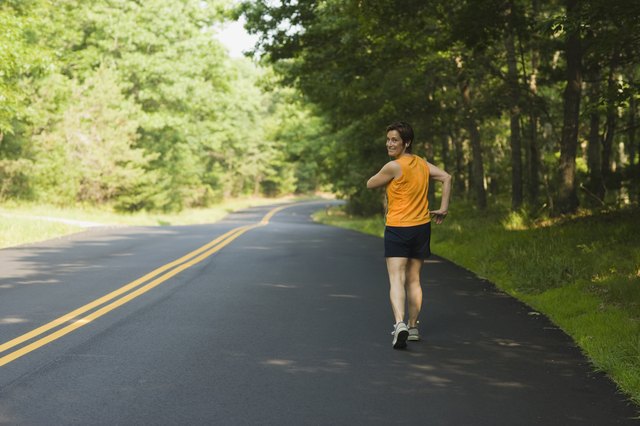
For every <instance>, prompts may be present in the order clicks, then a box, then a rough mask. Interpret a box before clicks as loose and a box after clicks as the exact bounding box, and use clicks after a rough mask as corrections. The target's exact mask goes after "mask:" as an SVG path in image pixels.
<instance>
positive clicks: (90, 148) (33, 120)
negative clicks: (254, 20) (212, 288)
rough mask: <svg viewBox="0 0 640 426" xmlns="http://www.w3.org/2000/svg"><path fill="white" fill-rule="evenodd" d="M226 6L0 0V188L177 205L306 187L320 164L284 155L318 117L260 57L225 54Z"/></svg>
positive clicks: (293, 151) (177, 0)
mask: <svg viewBox="0 0 640 426" xmlns="http://www.w3.org/2000/svg"><path fill="white" fill-rule="evenodd" d="M229 13H230V12H229V8H228V5H227V4H226V3H223V2H221V1H200V0H174V1H170V2H167V1H164V0H163V1H161V0H151V1H145V2H139V1H135V0H97V1H92V2H84V1H80V0H52V1H44V0H31V1H27V2H24V1H21V2H11V1H9V2H2V4H0V23H2V24H3V27H4V28H5V29H7V31H6V32H5V31H3V32H2V35H0V76H1V77H2V80H1V84H0V97H1V98H2V103H1V104H0V177H1V179H2V186H1V187H0V199H7V198H19V199H29V200H35V201H44V202H53V203H69V202H88V203H93V204H110V205H113V206H114V207H115V208H118V209H121V210H125V211H133V210H139V209H148V210H179V209H181V208H183V207H188V206H204V205H207V204H210V203H212V202H215V201H216V200H220V199H221V198H223V197H228V196H238V195H243V194H263V195H278V194H282V193H292V192H296V191H301V190H303V189H304V190H305V191H309V190H315V189H316V188H317V187H318V186H319V185H320V180H319V179H320V176H321V173H320V172H319V171H318V170H316V169H313V168H312V167H310V165H309V164H308V163H306V164H304V163H302V162H300V163H297V162H295V161H291V158H298V157H299V156H300V155H301V153H302V152H304V151H305V150H306V151H308V149H307V148H306V147H304V146H303V145H304V143H306V142H305V141H313V140H316V139H317V138H318V137H320V132H322V127H323V125H324V124H323V123H322V120H319V119H313V117H312V116H313V113H312V112H311V109H310V108H309V107H308V106H307V105H306V104H305V103H304V101H303V100H302V98H300V96H299V95H298V94H297V93H296V92H295V91H293V90H291V89H281V88H280V87H278V86H276V85H273V84H271V83H270V82H269V81H270V80H272V76H271V73H270V71H269V69H268V68H261V67H258V66H256V65H255V64H253V63H252V62H251V61H249V60H248V59H242V58H241V59H232V58H230V57H229V54H228V53H227V52H226V51H225V49H224V48H223V46H222V45H221V44H220V43H219V42H218V41H217V39H216V37H215V34H216V31H218V29H217V28H218V27H219V24H220V23H221V22H223V21H224V20H225V19H230V18H229ZM284 104H286V105H288V107H287V108H285V107H284V106H283V105H284ZM302 121H304V123H302ZM274 123H275V124H274ZM294 127H300V128H305V130H304V132H301V134H295V132H293V128H294ZM298 137H303V139H302V140H298V139H297V138H298Z"/></svg>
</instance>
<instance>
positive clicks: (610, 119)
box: [602, 52, 618, 182]
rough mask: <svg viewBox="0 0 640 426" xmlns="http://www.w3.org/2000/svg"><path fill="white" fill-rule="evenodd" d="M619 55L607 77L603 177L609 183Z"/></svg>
mask: <svg viewBox="0 0 640 426" xmlns="http://www.w3.org/2000/svg"><path fill="white" fill-rule="evenodd" d="M617 56H618V54H617V53H615V52H614V53H613V55H612V57H611V64H610V67H609V75H608V77H607V122H606V124H605V134H604V138H603V140H602V176H603V178H604V181H605V182H607V181H608V179H609V177H610V176H611V171H612V170H611V150H612V148H613V137H614V136H615V129H616V121H617V118H618V117H617V116H618V114H617V111H616V110H617V108H616V99H615V97H616V89H617V82H616V76H615V70H616V68H617V59H616V58H617Z"/></svg>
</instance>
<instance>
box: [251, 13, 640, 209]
mask: <svg viewBox="0 0 640 426" xmlns="http://www.w3.org/2000/svg"><path fill="white" fill-rule="evenodd" d="M241 13H242V14H244V16H246V18H247V20H248V26H247V27H248V29H249V30H250V31H251V32H253V33H254V34H257V35H259V36H260V41H259V43H258V45H257V46H256V49H255V51H254V54H255V55H257V56H258V57H260V58H262V59H263V60H264V61H266V62H268V63H270V64H272V66H273V68H274V70H276V72H277V74H278V75H279V76H280V79H281V81H282V82H283V83H284V84H286V85H288V86H292V87H296V88H297V89H299V90H300V92H301V93H303V94H304V96H305V98H306V99H308V101H309V102H310V103H311V104H313V105H314V106H315V107H316V108H317V109H318V111H319V112H320V114H321V116H322V117H323V118H324V119H325V120H326V122H327V124H328V125H329V126H330V129H331V134H332V135H333V144H332V149H331V152H332V159H331V163H330V164H329V169H328V174H329V178H330V179H331V183H332V185H333V188H334V190H335V191H336V192H337V193H339V194H341V195H343V196H345V197H346V198H348V199H349V201H350V203H349V208H350V210H351V212H352V213H361V214H366V213H373V212H375V211H378V210H379V209H380V203H379V200H378V197H379V194H371V193H367V192H366V190H365V189H364V188H363V182H364V181H365V180H366V178H367V177H369V176H371V175H372V174H373V173H375V172H376V171H377V170H378V168H379V167H380V165H381V164H383V162H384V161H386V158H385V150H384V149H383V148H384V134H383V130H384V128H385V125H386V124H388V123H389V122H391V121H394V120H397V119H402V120H404V121H408V122H410V123H412V124H413V125H414V128H415V129H416V134H417V136H416V139H417V141H416V142H417V143H418V147H419V148H421V151H420V152H419V153H420V154H421V155H424V156H426V157H427V158H429V159H431V161H433V162H434V163H435V164H437V165H440V166H442V167H444V168H445V169H446V170H447V171H449V172H450V173H451V174H452V175H453V177H454V198H456V197H457V198H458V199H460V198H464V199H469V200H470V201H472V202H473V203H474V204H475V205H476V206H477V208H478V209H484V208H486V207H487V205H488V204H490V203H496V202H504V203H507V204H509V205H510V207H511V209H513V210H520V209H526V211H529V212H532V213H533V214H534V215H540V214H542V213H547V214H553V215H557V214H563V213H573V212H576V211H577V210H578V208H579V207H581V206H583V207H586V208H590V207H596V208H599V207H607V208H610V207H613V208H617V207H621V206H625V205H629V204H634V203H637V202H638V197H639V195H640V194H639V192H640V185H639V181H640V179H639V176H640V173H639V171H640V168H639V167H640V166H639V161H638V152H639V151H640V145H639V143H640V139H639V138H638V136H637V132H638V93H639V88H640V87H639V85H638V78H639V73H638V72H639V67H638V64H639V58H640V19H638V18H639V17H640V3H638V2H637V1H632V0H620V1H615V2H609V1H602V0H590V1H577V0H565V1H543V0H526V1H520V0H478V1H464V0H457V1H437V0H436V1H433V0H430V1H422V0H407V1H396V0H375V1H368V0H328V1H309V0H281V1H278V2H274V1H269V0H256V1H245V2H244V3H243V5H242V7H241Z"/></svg>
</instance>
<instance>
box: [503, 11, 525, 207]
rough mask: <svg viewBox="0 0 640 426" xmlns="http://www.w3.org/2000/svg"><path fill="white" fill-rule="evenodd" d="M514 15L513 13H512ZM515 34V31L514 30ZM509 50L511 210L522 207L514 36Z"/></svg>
mask: <svg viewBox="0 0 640 426" xmlns="http://www.w3.org/2000/svg"><path fill="white" fill-rule="evenodd" d="M511 13H513V11H512V12H511ZM511 31H512V32H513V31H514V29H513V28H512V29H511ZM505 47H506V50H507V70H508V71H507V72H508V74H507V80H508V83H507V84H508V86H509V121H510V128H511V136H510V139H511V209H512V210H517V209H519V208H520V207H521V206H522V141H521V138H520V88H519V85H518V63H517V59H516V49H515V45H514V41H513V34H509V36H508V37H507V38H506V40H505Z"/></svg>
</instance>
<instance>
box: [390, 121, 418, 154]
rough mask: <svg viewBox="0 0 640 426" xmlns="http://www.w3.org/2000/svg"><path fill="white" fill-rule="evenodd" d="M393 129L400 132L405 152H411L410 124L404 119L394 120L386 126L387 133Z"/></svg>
mask: <svg viewBox="0 0 640 426" xmlns="http://www.w3.org/2000/svg"><path fill="white" fill-rule="evenodd" d="M392 130H395V131H397V132H398V133H400V137H401V138H402V143H403V144H404V145H405V147H406V149H405V152H408V153H409V154H411V147H412V145H413V137H414V136H413V128H412V127H411V124H409V123H407V122H404V121H396V122H393V123H391V124H389V125H388V126H387V133H389V132H390V131H392Z"/></svg>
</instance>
